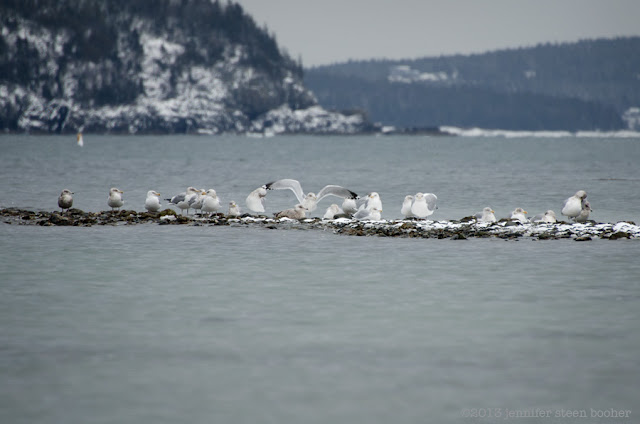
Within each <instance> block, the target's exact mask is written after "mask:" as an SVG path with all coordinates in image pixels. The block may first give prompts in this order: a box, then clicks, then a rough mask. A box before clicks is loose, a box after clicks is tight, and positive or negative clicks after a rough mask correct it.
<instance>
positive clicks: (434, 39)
mask: <svg viewBox="0 0 640 424" xmlns="http://www.w3.org/2000/svg"><path fill="white" fill-rule="evenodd" d="M234 1H235V2H236V3H239V4H240V5H241V6H242V7H243V8H244V10H245V11H246V12H247V13H248V14H249V15H251V16H252V17H253V19H254V20H255V21H256V23H257V24H258V25H260V26H266V27H267V28H268V30H269V31H270V32H271V33H272V34H274V35H275V37H276V40H277V41H278V44H279V45H280V47H281V48H284V49H285V50H286V51H287V52H288V53H289V54H290V55H291V56H292V57H294V58H301V59H302V62H303V65H304V66H305V67H314V66H320V65H327V64H331V63H337V62H345V61H348V60H369V59H391V60H397V59H398V60H401V59H413V58H419V57H426V56H441V55H454V54H478V53H484V52H487V51H494V50H502V49H512V48H521V47H533V46H535V45H538V44H544V43H553V44H556V43H566V42H576V41H580V40H586V39H595V38H616V37H628V36H639V35H640V26H639V25H638V24H637V18H636V17H637V16H640V2H636V1H633V0H614V1H602V0H565V1H563V2H555V1H553V0H538V1H531V0H522V1H510V0H492V1H488V2H476V1H473V0H457V1H455V2H433V1H416V0H398V1H396V2H393V3H390V2H389V3H386V2H383V3H380V4H371V3H370V2H365V1H364V0H349V1H348V2H344V1H337V0H327V1H325V2H322V3H316V2H311V1H308V0H270V1H268V2H266V1H264V0H234Z"/></svg>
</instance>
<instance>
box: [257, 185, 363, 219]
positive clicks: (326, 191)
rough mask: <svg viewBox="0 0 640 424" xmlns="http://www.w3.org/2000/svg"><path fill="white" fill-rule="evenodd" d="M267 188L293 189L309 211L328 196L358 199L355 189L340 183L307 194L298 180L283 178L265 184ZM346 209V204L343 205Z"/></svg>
mask: <svg viewBox="0 0 640 424" xmlns="http://www.w3.org/2000/svg"><path fill="white" fill-rule="evenodd" d="M263 187H265V188H266V189H267V190H291V191H293V193H294V194H295V195H296V198H297V199H298V202H300V204H301V205H302V206H304V207H305V208H306V209H307V211H309V212H313V211H315V210H316V209H317V207H318V202H319V201H320V200H322V199H323V198H325V197H327V196H336V197H340V198H343V199H357V198H358V195H357V194H356V193H354V192H353V191H351V190H349V189H346V188H344V187H342V186H339V185H327V186H324V187H323V188H322V190H320V191H319V192H318V194H315V193H313V192H309V193H307V194H306V195H305V194H304V191H302V186H301V185H300V182H299V181H298V180H292V179H288V178H287V179H282V180H277V181H273V182H270V183H268V184H265V185H264V186H263ZM343 209H344V205H343Z"/></svg>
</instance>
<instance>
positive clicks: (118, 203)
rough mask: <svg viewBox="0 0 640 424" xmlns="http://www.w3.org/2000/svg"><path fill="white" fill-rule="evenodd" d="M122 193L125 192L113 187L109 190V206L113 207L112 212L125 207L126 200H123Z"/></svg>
mask: <svg viewBox="0 0 640 424" xmlns="http://www.w3.org/2000/svg"><path fill="white" fill-rule="evenodd" d="M122 193H124V191H122V190H120V189H117V188H115V187H112V188H111V189H109V197H108V198H107V205H109V207H111V210H114V209H120V208H121V207H122V205H124V200H122Z"/></svg>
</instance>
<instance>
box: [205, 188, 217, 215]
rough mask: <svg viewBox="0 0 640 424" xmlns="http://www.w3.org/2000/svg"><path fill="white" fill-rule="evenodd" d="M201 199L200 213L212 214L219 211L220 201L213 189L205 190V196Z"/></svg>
mask: <svg viewBox="0 0 640 424" xmlns="http://www.w3.org/2000/svg"><path fill="white" fill-rule="evenodd" d="M202 199H203V200H202V212H208V213H209V214H213V213H216V212H218V210H220V207H221V206H220V199H219V198H218V194H217V193H216V191H215V190H214V189H212V188H210V189H209V190H207V194H206V195H205V196H204V197H203V198H202Z"/></svg>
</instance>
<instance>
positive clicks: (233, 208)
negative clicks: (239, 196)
mask: <svg viewBox="0 0 640 424" xmlns="http://www.w3.org/2000/svg"><path fill="white" fill-rule="evenodd" d="M241 214H242V212H241V211H240V207H239V206H238V205H237V204H236V202H234V201H233V200H232V201H230V202H229V213H228V214H227V215H229V216H233V217H238V216H240V215H241Z"/></svg>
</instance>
